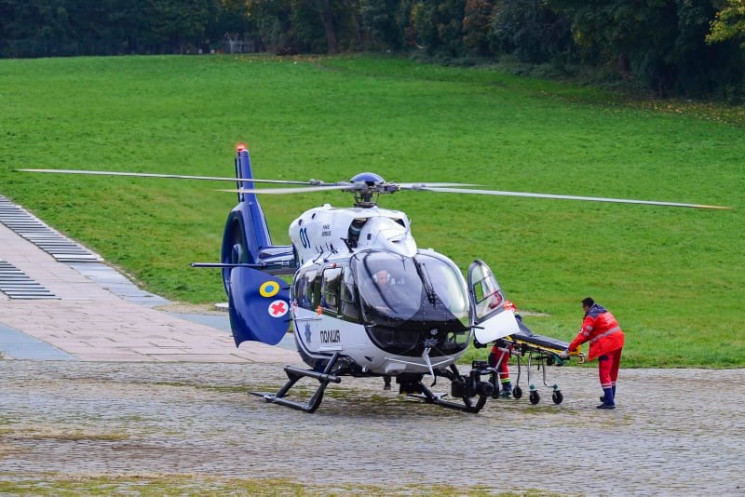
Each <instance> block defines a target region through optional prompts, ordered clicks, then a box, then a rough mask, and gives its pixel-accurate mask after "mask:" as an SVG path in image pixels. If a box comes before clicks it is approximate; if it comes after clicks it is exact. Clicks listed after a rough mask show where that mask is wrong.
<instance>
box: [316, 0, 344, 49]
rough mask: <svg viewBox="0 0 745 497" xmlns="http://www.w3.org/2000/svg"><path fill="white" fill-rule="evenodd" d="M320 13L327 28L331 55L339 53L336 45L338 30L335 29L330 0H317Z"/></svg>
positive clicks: (324, 27) (327, 41) (327, 40)
mask: <svg viewBox="0 0 745 497" xmlns="http://www.w3.org/2000/svg"><path fill="white" fill-rule="evenodd" d="M316 4H317V5H318V10H319V14H320V15H321V22H322V23H323V29H325V30H326V44H327V45H328V53H329V55H334V54H337V53H339V50H338V49H337V47H336V30H335V29H334V17H333V15H332V13H331V5H330V3H329V0H317V2H316Z"/></svg>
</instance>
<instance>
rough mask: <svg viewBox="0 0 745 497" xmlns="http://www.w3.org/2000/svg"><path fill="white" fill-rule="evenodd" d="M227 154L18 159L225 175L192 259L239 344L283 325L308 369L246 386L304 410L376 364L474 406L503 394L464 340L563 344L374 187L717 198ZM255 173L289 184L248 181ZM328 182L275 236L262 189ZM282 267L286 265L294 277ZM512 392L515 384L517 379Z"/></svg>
mask: <svg viewBox="0 0 745 497" xmlns="http://www.w3.org/2000/svg"><path fill="white" fill-rule="evenodd" d="M234 166H235V178H221V177H204V176H182V175H169V174H149V173H130V172H109V171H82V170H62V169H54V170H49V169H21V171H27V172H52V173H70V174H101V175H115V176H137V177H156V178H172V179H200V180H216V181H234V182H235V184H236V188H235V189H230V190H222V191H228V192H233V193H237V196H238V203H237V205H236V206H235V207H234V208H233V209H232V210H231V211H230V213H229V214H228V217H227V221H226V223H225V229H224V235H223V242H222V247H221V255H220V262H219V263H192V264H191V265H192V266H193V267H211V268H219V269H221V273H222V283H223V286H224V289H225V293H226V295H227V298H228V313H229V318H230V325H231V329H232V334H233V338H234V341H235V344H236V346H240V344H241V343H243V342H244V341H259V342H262V343H265V344H268V345H276V344H278V343H279V342H280V341H281V340H282V338H283V337H284V336H285V335H286V333H287V331H288V328H290V327H292V331H293V336H294V340H295V345H296V348H297V351H298V353H299V355H300V357H301V359H302V360H303V362H304V363H305V364H306V365H307V368H301V367H296V366H292V365H288V366H285V368H284V369H285V373H286V375H287V377H288V379H287V381H286V383H285V384H284V385H283V386H282V387H281V388H280V389H279V390H278V391H277V392H276V393H266V392H252V393H254V394H256V395H259V396H261V397H262V398H264V400H265V401H266V402H269V403H275V404H279V405H283V406H286V407H291V408H294V409H299V410H302V411H305V412H308V413H312V412H315V411H316V410H317V409H318V407H319V406H320V404H321V402H322V400H323V397H324V393H325V390H326V388H327V387H328V385H329V384H330V383H335V384H338V383H340V382H341V378H342V377H344V376H350V377H383V378H385V379H386V382H388V381H390V379H391V378H395V379H396V383H397V384H398V386H399V393H400V394H405V395H409V396H414V397H418V398H421V399H423V400H424V401H425V402H426V403H430V404H435V405H439V406H443V407H446V408H451V409H457V410H461V411H464V412H469V413H478V412H479V411H480V410H481V409H482V408H483V407H484V405H485V404H486V402H487V400H488V399H489V398H492V397H496V396H498V393H499V381H498V379H497V369H496V367H497V366H498V365H497V366H494V365H490V364H489V363H488V361H478V360H476V361H473V362H472V364H471V368H470V371H469V372H468V373H467V374H463V373H461V372H460V370H459V369H458V360H459V359H460V358H461V356H463V354H464V353H465V352H466V350H467V348H468V346H469V344H471V343H473V344H474V345H475V346H476V347H486V346H487V345H488V344H495V346H497V347H498V348H499V349H500V350H504V351H508V352H510V353H511V354H514V355H517V357H518V361H519V358H520V357H521V356H525V355H527V356H528V365H529V366H530V364H531V360H533V359H535V360H536V361H537V362H539V364H541V365H543V366H545V365H553V364H559V365H560V364H562V363H563V362H562V359H561V358H560V357H559V354H560V353H561V352H563V351H564V350H565V349H566V348H567V347H568V343H566V342H563V341H561V340H557V339H553V338H551V337H545V336H541V335H537V334H535V333H533V332H532V331H531V330H530V329H529V328H528V327H527V326H525V324H523V323H522V320H521V318H520V316H519V314H517V312H516V309H515V307H514V305H512V304H511V302H509V301H508V300H507V299H506V297H505V294H504V292H503V291H502V288H501V286H500V285H499V282H498V281H497V278H496V277H495V276H494V274H493V272H492V271H491V269H490V268H489V266H488V265H487V264H486V263H484V262H483V261H481V260H475V261H473V262H472V263H471V264H470V266H469V268H468V271H467V277H464V275H463V273H462V272H461V270H460V268H459V267H458V266H457V265H456V264H455V263H454V262H453V261H452V260H451V259H449V258H448V257H446V256H445V255H443V254H440V253H438V252H436V251H435V250H432V249H423V248H419V247H418V246H417V244H416V241H415V239H414V237H413V235H412V232H411V222H410V220H409V218H408V216H407V215H406V214H405V213H403V212H401V211H397V210H391V209H385V208H381V207H379V206H378V200H379V197H380V195H385V194H392V193H396V192H402V191H419V192H422V191H426V192H437V193H451V194H472V195H473V194H476V195H496V196H517V197H534V198H549V199H569V200H581V201H595V202H613V203H628V204H646V205H658V206H668V207H688V208H713V209H723V208H724V207H719V206H708V205H699V204H686V203H674V202H658V201H647V200H632V199H614V198H601V197H582V196H568V195H553V194H541V193H527V192H505V191H496V190H479V189H473V188H472V187H473V186H476V185H472V184H464V183H392V182H387V181H385V180H384V179H383V178H382V177H381V176H379V175H378V174H375V173H372V172H364V173H360V174H357V175H355V176H354V177H352V178H351V179H350V180H349V181H341V182H334V183H327V182H324V181H321V180H309V181H291V180H269V179H256V178H254V176H253V170H252V165H251V159H250V155H249V150H248V148H247V147H246V146H245V145H244V144H239V145H238V146H237V148H236V156H235V160H234ZM261 183H265V184H279V185H284V186H283V187H279V188H276V187H275V188H257V187H256V184H261ZM287 185H292V186H287ZM334 190H336V191H341V192H345V193H350V194H352V195H353V196H354V204H353V206H352V207H333V206H331V205H329V204H325V205H322V206H320V207H315V208H311V209H309V210H307V211H305V212H303V213H302V214H300V216H298V217H297V218H296V219H295V220H294V221H292V223H291V224H290V227H289V238H290V241H291V243H290V244H289V245H275V244H273V243H272V240H271V236H270V232H269V227H268V224H267V221H266V217H265V215H264V213H263V210H262V208H261V205H260V203H259V200H258V195H267V194H274V195H278V194H293V193H308V192H317V191H334ZM282 276H291V282H290V283H288V282H287V281H285V279H283V278H282ZM580 360H582V357H580ZM518 364H519V363H518ZM528 371H530V367H529V368H528ZM426 376H428V377H430V378H432V379H433V382H432V384H431V385H429V386H428V385H425V382H424V379H425V377H426ZM303 378H311V379H315V380H317V381H318V386H317V387H316V390H315V391H314V392H313V393H312V395H311V396H310V398H309V399H308V400H306V401H301V400H292V399H290V398H289V397H288V394H289V392H290V390H291V389H292V388H293V386H295V384H296V383H297V382H298V381H300V380H301V379H303ZM438 378H443V379H444V380H445V381H447V382H449V386H450V389H449V394H448V393H446V394H443V393H436V392H435V391H434V387H435V385H436V384H437V380H438ZM518 378H519V373H518ZM518 381H519V380H518ZM545 383H546V381H545V367H544V384H545ZM547 386H548V385H547ZM553 389H554V391H553V395H552V399H553V401H554V402H555V403H557V404H558V403H561V401H562V399H563V396H562V394H561V391H560V390H558V387H557V386H556V385H554V386H553ZM514 395H515V397H516V398H518V397H519V396H521V395H522V393H521V390H520V389H519V387H518V388H516V389H515V392H514ZM448 396H449V398H448ZM530 400H531V403H534V404H535V403H537V402H538V400H539V396H538V393H537V391H535V390H534V388H533V387H532V385H531V394H530Z"/></svg>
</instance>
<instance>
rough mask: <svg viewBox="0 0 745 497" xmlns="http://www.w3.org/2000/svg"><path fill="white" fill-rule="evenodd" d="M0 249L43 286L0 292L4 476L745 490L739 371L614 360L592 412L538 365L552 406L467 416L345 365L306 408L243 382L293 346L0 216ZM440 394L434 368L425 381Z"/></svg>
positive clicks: (592, 490)
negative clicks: (186, 305) (236, 335)
mask: <svg viewBox="0 0 745 497" xmlns="http://www.w3.org/2000/svg"><path fill="white" fill-rule="evenodd" d="M0 259H2V260H4V261H7V262H8V263H9V264H11V265H13V266H14V267H16V268H18V269H19V270H20V271H22V272H23V273H24V274H25V275H27V276H28V277H29V278H30V279H32V280H34V281H36V282H38V283H39V284H41V285H43V286H44V287H45V288H46V289H48V290H49V291H50V292H52V293H53V294H54V296H55V298H54V299H43V300H24V299H15V298H8V297H7V296H4V295H3V294H2V293H0V353H2V355H3V356H4V360H0V378H1V379H2V381H0V481H2V480H12V481H18V480H32V481H45V480H53V479H54V478H55V475H59V476H64V477H70V476H83V477H85V476H99V475H122V476H133V477H134V476H135V475H142V474H158V475H174V476H179V475H191V476H196V477H197V478H200V477H204V478H213V477H214V478H242V479H243V478H283V479H286V480H289V481H295V482H301V483H309V484H320V485H329V486H333V485H338V484H351V485H360V486H361V485H370V484H371V485H379V486H381V487H383V488H398V487H400V486H402V485H407V484H414V485H417V487H415V488H419V489H421V493H423V494H426V493H427V488H428V485H432V484H448V485H454V486H456V487H471V486H474V485H481V486H483V487H484V488H487V489H488V490H489V491H493V492H517V493H522V492H527V491H530V490H537V491H539V492H541V493H544V492H545V493H552V494H569V495H576V494H584V495H702V494H719V495H723V496H725V495H726V496H730V495H745V476H743V471H742V468H743V467H745V450H743V445H744V444H745V414H744V413H743V410H742V406H743V405H745V388H743V386H742V381H743V370H724V371H712V370H625V369H624V370H622V372H621V377H620V380H619V390H618V402H619V407H618V408H617V409H616V410H614V411H598V410H596V409H595V405H596V404H597V403H598V395H599V393H600V391H599V387H598V384H597V378H596V375H597V373H596V371H595V369H594V368H593V367H585V368H575V367H570V368H566V367H565V368H550V369H549V384H552V383H553V382H554V381H557V382H558V383H559V385H560V387H561V389H562V392H563V394H564V399H565V400H564V402H563V403H562V404H561V405H554V404H553V403H552V402H551V400H550V393H551V392H550V389H548V388H545V389H541V390H540V391H541V393H542V396H543V400H542V401H541V403H539V404H538V405H535V406H534V405H531V404H530V403H529V402H528V400H527V395H526V396H525V397H524V398H523V399H521V400H519V401H518V400H514V399H507V400H503V399H498V400H490V401H489V402H488V403H487V405H486V407H485V408H484V409H483V410H482V411H481V412H480V413H479V414H475V415H474V414H466V413H462V412H459V411H452V410H447V409H444V408H442V407H438V406H433V405H427V404H423V403H422V402H421V401H420V400H418V399H411V398H405V397H400V396H398V395H396V393H395V384H394V392H390V391H383V389H382V381H381V380H376V379H353V378H348V377H345V378H343V381H342V383H341V384H340V385H331V386H330V387H329V388H328V390H327V394H326V398H325V400H324V402H323V404H322V405H321V407H320V408H319V410H318V411H317V412H316V413H315V414H306V413H302V412H299V411H295V410H292V409H288V408H285V407H282V406H278V405H273V404H267V403H266V402H265V401H264V400H263V399H262V398H260V397H257V396H253V395H249V394H248V392H251V391H266V392H276V390H277V389H278V388H279V387H280V386H282V384H283V383H284V381H285V379H286V376H285V374H284V372H283V371H282V367H281V366H282V364H289V363H294V364H299V358H298V356H297V353H296V352H295V351H294V349H293V348H292V346H291V344H290V345H287V344H286V345H285V346H284V347H268V346H264V345H261V344H242V345H241V348H240V349H236V348H235V345H234V344H233V341H232V338H231V337H230V334H229V332H228V331H227V330H226V326H225V323H226V316H225V314H224V313H222V314H221V313H220V312H214V313H207V314H192V313H188V312H163V311H161V310H158V309H157V308H156V307H157V305H158V304H161V303H162V302H161V301H159V300H158V297H157V296H152V295H150V294H147V293H146V292H141V291H138V290H137V289H136V288H135V287H132V286H131V284H129V283H128V282H123V281H121V280H119V278H118V277H117V276H116V275H112V273H111V272H109V271H107V270H106V268H98V267H97V266H92V265H85V268H87V269H82V270H81V268H76V267H75V265H74V264H66V263H62V262H60V261H58V260H55V259H54V258H53V257H51V256H49V254H46V253H45V252H44V251H41V250H39V249H38V248H37V247H36V246H34V245H33V244H31V243H29V242H28V241H27V240H23V239H20V238H19V237H18V236H16V234H15V233H13V232H12V231H11V230H9V229H7V228H6V227H5V226H3V225H2V224H0ZM98 271H102V272H101V273H97V272H98ZM128 285H129V286H128ZM155 302H157V303H158V304H156V305H155V306H154V305H153V303H155ZM524 373H525V372H524V371H523V374H524ZM532 374H533V375H534V376H533V380H534V381H536V379H537V380H538V383H540V377H538V376H535V375H536V374H538V372H537V371H533V373H532ZM315 385H317V382H316V381H315V380H311V379H304V380H302V381H301V382H299V383H298V385H297V386H296V387H295V388H294V389H293V390H292V393H293V395H308V394H309V393H311V392H312V390H313V388H315ZM522 386H523V388H524V390H526V391H527V384H526V383H525V377H524V376H523V383H522ZM446 390H447V385H446V384H445V382H444V381H443V380H442V379H441V380H440V383H439V384H438V385H437V386H436V387H435V391H437V392H441V393H442V392H445V391H446Z"/></svg>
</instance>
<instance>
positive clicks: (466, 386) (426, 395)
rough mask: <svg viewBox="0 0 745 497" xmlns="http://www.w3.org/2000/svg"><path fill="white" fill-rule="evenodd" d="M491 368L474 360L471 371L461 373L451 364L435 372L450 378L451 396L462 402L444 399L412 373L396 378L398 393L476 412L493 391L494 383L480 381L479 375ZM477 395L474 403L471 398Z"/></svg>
mask: <svg viewBox="0 0 745 497" xmlns="http://www.w3.org/2000/svg"><path fill="white" fill-rule="evenodd" d="M491 372H492V368H489V367H488V365H487V364H486V363H485V362H481V361H474V362H473V367H472V368H471V372H470V373H469V374H468V376H466V375H462V374H460V373H459V372H458V368H457V367H456V366H455V365H451V366H450V369H449V370H445V371H438V372H436V375H437V376H443V377H445V378H447V379H448V380H450V390H451V392H450V393H451V396H452V397H453V398H460V399H461V401H462V403H458V402H453V401H450V400H445V399H444V398H443V397H444V395H438V394H435V393H434V392H432V390H430V389H429V388H427V387H426V386H425V385H424V383H422V379H423V377H422V375H412V376H409V377H407V376H404V375H401V377H399V378H396V381H397V382H398V383H399V384H400V388H399V393H402V394H407V395H411V396H413V397H417V398H421V399H424V401H425V402H427V403H428V404H435V405H438V406H442V407H447V408H448V409H456V410H459V411H464V412H470V413H474V414H475V413H477V412H479V411H480V410H481V409H482V408H483V407H484V405H485V404H486V401H487V400H488V399H489V397H490V396H491V395H492V394H493V392H494V385H492V383H490V382H486V381H481V375H483V374H490V373H491ZM475 397H478V399H477V400H476V402H475V403H474V401H473V399H474V398H475Z"/></svg>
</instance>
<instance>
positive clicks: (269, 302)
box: [228, 267, 291, 347]
mask: <svg viewBox="0 0 745 497" xmlns="http://www.w3.org/2000/svg"><path fill="white" fill-rule="evenodd" d="M229 271H230V279H229V281H230V283H229V285H230V286H229V290H228V304H229V312H230V327H231V328H232V330H233V339H234V340H235V346H236V347H237V346H239V345H240V344H241V342H244V341H246V340H255V341H258V342H263V343H266V344H268V345H276V344H278V343H279V341H280V340H282V337H283V336H284V335H285V333H286V332H287V329H288V328H289V322H290V316H291V315H290V292H289V287H288V285H287V283H285V282H284V281H283V280H281V279H279V278H277V277H275V276H271V275H269V274H267V273H264V272H262V271H257V270H255V269H251V268H248V267H234V268H231V269H229Z"/></svg>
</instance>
